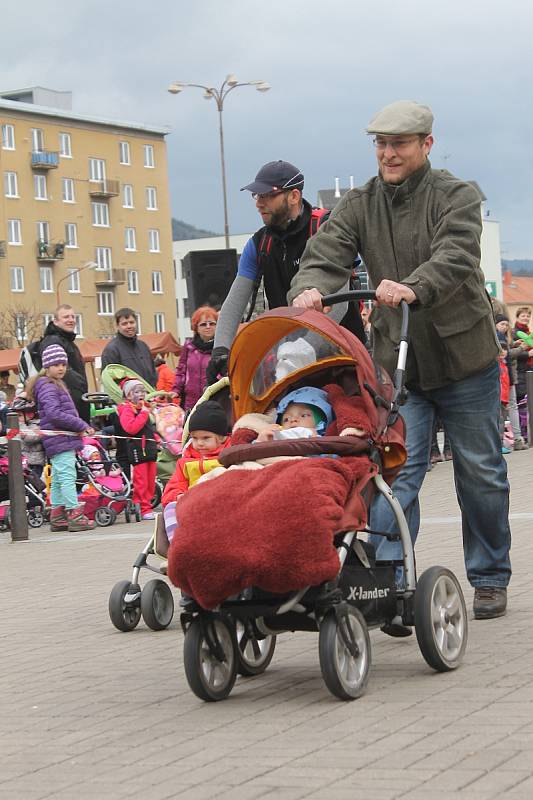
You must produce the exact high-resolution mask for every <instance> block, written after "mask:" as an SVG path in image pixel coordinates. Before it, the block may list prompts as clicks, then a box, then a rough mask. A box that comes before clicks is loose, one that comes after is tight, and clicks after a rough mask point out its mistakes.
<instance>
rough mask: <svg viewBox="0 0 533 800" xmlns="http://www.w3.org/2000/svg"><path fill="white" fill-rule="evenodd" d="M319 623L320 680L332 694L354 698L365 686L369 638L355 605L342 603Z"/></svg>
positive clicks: (344, 698) (368, 660) (363, 619)
mask: <svg viewBox="0 0 533 800" xmlns="http://www.w3.org/2000/svg"><path fill="white" fill-rule="evenodd" d="M343 606H344V607H342V606H341V607H337V609H338V610H335V609H333V610H331V611H329V612H328V613H327V614H326V616H325V617H324V619H323V620H322V622H321V623H320V631H319V636H318V653H319V657H320V669H321V670H322V677H323V678H324V683H325V684H326V686H327V687H328V689H329V691H330V692H331V693H332V694H334V695H335V697H338V698H340V699H341V700H355V699H356V698H357V697H360V696H361V695H362V694H363V692H364V691H365V689H366V684H367V681H368V675H369V671H370V662H371V654H370V637H369V635H368V628H367V625H366V622H365V618H364V617H363V615H362V614H361V612H360V611H359V609H358V608H354V607H353V606H348V605H345V604H343Z"/></svg>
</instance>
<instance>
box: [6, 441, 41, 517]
mask: <svg viewBox="0 0 533 800" xmlns="http://www.w3.org/2000/svg"><path fill="white" fill-rule="evenodd" d="M22 474H23V476H24V491H25V494H26V504H27V512H26V516H27V519H28V525H29V526H30V528H40V527H41V525H42V524H43V523H44V521H45V519H46V513H45V508H46V494H45V484H44V482H43V481H42V480H40V478H38V477H37V475H35V473H34V472H32V470H31V469H30V467H29V465H28V462H27V459H26V458H25V457H24V456H23V457H22ZM8 475H9V459H8V457H7V447H6V446H5V445H0V531H6V530H8V529H9V527H10V525H11V519H10V516H11V515H10V510H9V479H8Z"/></svg>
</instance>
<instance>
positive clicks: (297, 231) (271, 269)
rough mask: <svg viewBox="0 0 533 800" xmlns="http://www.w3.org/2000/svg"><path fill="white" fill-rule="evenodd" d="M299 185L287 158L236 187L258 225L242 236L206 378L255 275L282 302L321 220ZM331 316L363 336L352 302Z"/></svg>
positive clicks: (222, 369) (227, 343)
mask: <svg viewBox="0 0 533 800" xmlns="http://www.w3.org/2000/svg"><path fill="white" fill-rule="evenodd" d="M303 188H304V176H303V175H302V173H301V172H300V170H299V169H298V168H297V167H295V166H294V165H293V164H289V162H288V161H271V162H269V163H268V164H265V165H264V166H263V167H261V169H260V170H259V172H258V173H257V175H256V176H255V180H254V181H253V182H252V183H249V184H248V185H247V186H244V187H243V188H242V189H241V191H245V190H247V191H249V192H251V193H252V197H253V199H254V200H255V205H256V207H257V210H258V212H259V214H260V215H261V218H262V220H263V223H264V226H263V227H262V228H260V229H259V230H258V231H256V232H255V233H254V235H253V236H252V238H251V239H249V240H248V241H247V242H246V245H245V246H244V250H243V252H242V255H241V257H240V260H239V269H238V272H237V277H236V278H235V280H234V282H233V284H232V286H231V289H230V291H229V293H228V296H227V298H226V300H225V301H224V304H223V305H222V308H221V310H220V315H219V318H218V323H217V329H216V333H215V345H214V348H213V354H212V356H211V361H210V363H209V365H208V368H207V378H208V382H209V383H212V382H213V381H214V380H216V376H217V374H226V362H227V358H228V352H229V348H230V347H231V343H232V341H233V339H234V337H235V334H236V333H237V328H238V327H239V323H240V322H241V320H242V318H243V315H244V312H245V310H246V307H247V305H248V303H249V302H250V300H251V298H252V297H253V296H254V293H257V287H258V285H259V283H260V281H261V278H262V279H263V285H264V290H265V295H266V299H267V302H268V306H269V308H277V307H278V306H286V305H287V292H288V291H289V288H290V285H291V280H292V278H293V277H294V275H296V273H297V272H298V268H299V265H300V258H301V255H302V253H303V251H304V249H305V246H306V244H307V240H308V239H309V237H310V236H312V235H313V234H314V233H315V232H316V230H317V228H318V225H319V224H320V221H321V220H320V219H318V218H314V219H313V218H312V211H313V209H312V206H311V204H310V203H308V202H307V200H304V198H303V196H302V192H303ZM352 264H353V262H352ZM346 288H348V285H346ZM332 316H333V317H334V319H336V321H337V322H340V324H341V325H343V327H345V328H348V329H349V330H351V331H352V332H353V333H355V334H356V336H359V338H360V339H361V341H364V330H363V324H362V321H361V317H360V314H359V308H358V306H357V305H355V304H353V303H350V304H349V305H347V304H345V303H344V304H341V305H339V306H336V307H335V309H334V311H333V312H332Z"/></svg>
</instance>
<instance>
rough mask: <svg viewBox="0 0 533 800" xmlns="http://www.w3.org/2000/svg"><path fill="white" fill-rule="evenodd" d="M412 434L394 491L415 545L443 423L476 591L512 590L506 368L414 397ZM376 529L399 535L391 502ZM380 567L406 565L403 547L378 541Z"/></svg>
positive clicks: (373, 521) (409, 414) (407, 408)
mask: <svg viewBox="0 0 533 800" xmlns="http://www.w3.org/2000/svg"><path fill="white" fill-rule="evenodd" d="M401 413H402V416H403V417H404V419H405V423H406V427H407V437H406V445H407V454H408V457H407V463H406V464H405V466H404V467H403V469H402V470H401V472H400V474H399V475H398V477H397V478H396V480H395V481H394V484H393V487H392V490H393V492H394V494H395V495H396V497H397V498H398V500H399V501H400V503H401V506H402V508H403V510H404V513H405V516H406V519H407V523H408V525H409V530H410V533H411V539H412V541H413V543H414V542H415V541H416V537H417V535H418V529H419V526H420V506H419V501H418V493H419V491H420V488H421V486H422V483H423V481H424V477H425V475H426V471H427V467H428V459H429V451H430V444H431V433H432V429H433V420H434V418H435V415H438V416H439V417H440V419H441V420H442V423H443V425H444V428H445V430H446V432H447V434H448V437H449V440H450V445H451V449H452V454H453V468H454V476H455V490H456V493H457V500H458V502H459V506H460V509H461V515H462V526H463V549H464V559H465V566H466V574H467V577H468V580H469V582H470V583H471V585H472V586H507V584H508V583H509V580H510V578H511V562H510V558H509V550H510V547H511V531H510V528H509V483H508V481H507V465H506V463H505V460H504V459H503V457H502V453H501V439H500V433H499V429H498V423H499V415H500V381H499V366H498V364H497V363H496V362H495V363H494V364H492V365H491V366H490V367H488V368H487V369H485V370H483V371H482V372H479V373H477V374H475V375H472V376H470V377H469V378H465V379H464V380H461V381H456V382H454V383H450V384H448V386H443V387H441V388H440V389H432V390H430V391H425V392H409V396H408V399H407V402H406V403H405V405H404V406H402V409H401ZM370 527H371V528H372V529H374V530H376V531H383V532H396V530H397V529H396V525H395V523H394V518H393V516H392V514H391V512H390V509H389V506H388V504H387V503H386V501H385V500H384V499H383V497H381V496H378V497H376V500H375V501H374V503H373V504H372V507H371V513H370ZM370 541H371V542H372V544H373V545H374V546H375V547H376V550H377V553H376V555H377V559H378V560H380V561H386V560H389V559H397V558H401V547H400V543H399V542H388V541H387V540H386V539H384V538H383V537H381V536H375V535H372V536H370Z"/></svg>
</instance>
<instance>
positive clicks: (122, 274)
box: [94, 269, 126, 287]
mask: <svg viewBox="0 0 533 800" xmlns="http://www.w3.org/2000/svg"><path fill="white" fill-rule="evenodd" d="M94 276H95V277H94V282H95V285H96V286H101V287H104V286H121V285H122V284H123V283H126V270H125V269H106V270H98V269H97V270H95V273H94Z"/></svg>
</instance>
